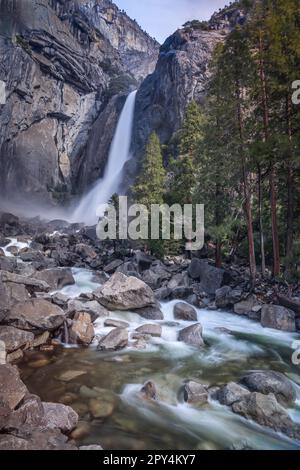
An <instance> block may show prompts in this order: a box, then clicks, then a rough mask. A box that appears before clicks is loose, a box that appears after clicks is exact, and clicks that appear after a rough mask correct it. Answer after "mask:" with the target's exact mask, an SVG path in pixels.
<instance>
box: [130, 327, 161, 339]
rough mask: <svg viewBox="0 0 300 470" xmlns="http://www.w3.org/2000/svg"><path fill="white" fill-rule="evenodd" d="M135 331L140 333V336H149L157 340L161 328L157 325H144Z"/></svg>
mask: <svg viewBox="0 0 300 470" xmlns="http://www.w3.org/2000/svg"><path fill="white" fill-rule="evenodd" d="M135 331H137V332H138V333H141V334H142V335H150V336H154V337H158V338H159V337H160V336H161V333H162V328H161V326H160V325H157V324H146V325H142V326H139V327H138V328H136V330H135Z"/></svg>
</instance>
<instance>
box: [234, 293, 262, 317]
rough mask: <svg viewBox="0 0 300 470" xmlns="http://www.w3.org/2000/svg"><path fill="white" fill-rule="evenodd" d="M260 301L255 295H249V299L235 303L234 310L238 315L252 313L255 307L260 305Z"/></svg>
mask: <svg viewBox="0 0 300 470" xmlns="http://www.w3.org/2000/svg"><path fill="white" fill-rule="evenodd" d="M258 306H259V303H258V301H257V298H256V296H255V295H249V297H247V299H244V300H241V301H240V302H237V303H236V304H234V307H233V310H234V313H236V314H237V315H246V316H249V315H251V312H252V311H253V308H254V307H258Z"/></svg>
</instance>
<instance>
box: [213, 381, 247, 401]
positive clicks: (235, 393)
mask: <svg viewBox="0 0 300 470" xmlns="http://www.w3.org/2000/svg"><path fill="white" fill-rule="evenodd" d="M249 394H250V392H249V390H247V389H246V388H245V387H242V386H241V385H239V384H237V383H235V382H230V383H228V384H227V385H224V387H221V388H220V389H219V391H218V393H217V399H218V400H219V402H220V403H221V404H222V405H226V406H231V405H232V404H233V403H235V402H237V401H240V400H241V399H242V398H243V397H245V396H246V395H249Z"/></svg>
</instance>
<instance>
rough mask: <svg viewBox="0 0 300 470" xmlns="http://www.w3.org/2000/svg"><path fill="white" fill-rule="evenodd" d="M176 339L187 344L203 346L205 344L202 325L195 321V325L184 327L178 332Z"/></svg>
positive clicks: (197, 346)
mask: <svg viewBox="0 0 300 470" xmlns="http://www.w3.org/2000/svg"><path fill="white" fill-rule="evenodd" d="M178 340H179V341H183V342H184V343H186V344H188V345H189V346H194V347H196V348H203V347H204V346H205V344H204V341H203V338H202V325H201V324H200V323H196V324H195V325H191V326H188V327H187V328H184V329H183V330H181V331H180V332H179V336H178Z"/></svg>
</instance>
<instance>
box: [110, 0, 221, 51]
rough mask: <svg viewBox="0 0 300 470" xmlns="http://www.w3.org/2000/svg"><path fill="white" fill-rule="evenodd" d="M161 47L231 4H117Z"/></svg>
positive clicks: (155, 0)
mask: <svg viewBox="0 0 300 470" xmlns="http://www.w3.org/2000/svg"><path fill="white" fill-rule="evenodd" d="M114 3H115V4H116V5H118V7H119V8H121V9H122V10H125V11H126V13H127V14H128V16H130V17H131V18H132V19H136V20H137V22H138V23H139V24H140V25H141V26H142V28H143V29H145V30H146V31H147V32H148V33H149V34H150V35H151V36H153V37H155V38H156V39H157V40H158V41H159V42H160V43H163V42H164V41H165V39H166V38H167V37H168V36H170V35H171V34H172V33H174V32H175V31H176V29H178V28H179V27H181V26H182V25H183V24H184V23H185V22H186V21H188V20H194V19H198V20H207V19H209V18H210V17H211V15H212V14H213V13H214V12H215V11H216V10H218V9H219V8H222V7H224V6H225V5H228V4H229V0H114Z"/></svg>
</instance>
